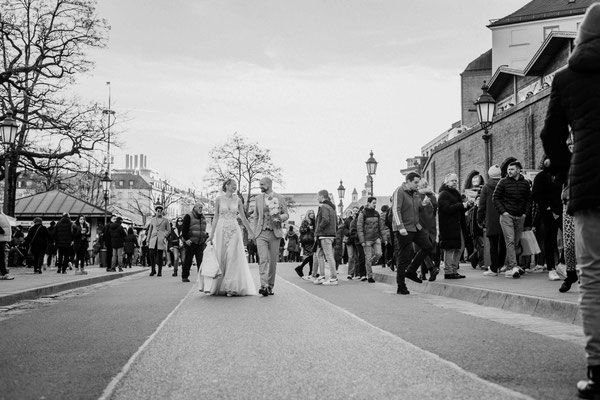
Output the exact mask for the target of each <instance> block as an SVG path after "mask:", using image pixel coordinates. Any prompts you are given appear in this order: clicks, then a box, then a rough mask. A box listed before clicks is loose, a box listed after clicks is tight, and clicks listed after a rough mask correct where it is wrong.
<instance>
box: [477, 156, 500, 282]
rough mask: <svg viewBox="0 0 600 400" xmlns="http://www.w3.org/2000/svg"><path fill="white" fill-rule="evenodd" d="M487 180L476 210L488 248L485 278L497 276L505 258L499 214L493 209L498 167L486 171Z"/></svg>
mask: <svg viewBox="0 0 600 400" xmlns="http://www.w3.org/2000/svg"><path fill="white" fill-rule="evenodd" d="M488 176H489V178H490V179H489V180H488V182H487V183H486V184H485V186H483V188H482V189H481V194H480V196H479V208H478V209H477V223H478V224H479V226H481V227H482V228H483V229H484V230H485V235H486V236H487V238H488V241H489V246H490V259H491V262H490V266H489V268H488V270H487V271H484V272H483V275H485V276H498V272H499V271H500V268H502V267H503V266H504V259H505V258H506V245H505V244H504V235H503V234H502V228H501V227H500V214H498V211H497V210H496V207H494V199H493V195H494V190H495V189H496V186H497V185H498V182H499V181H500V178H501V176H502V171H501V169H500V167H499V166H498V165H492V166H491V167H490V169H489V170H488Z"/></svg>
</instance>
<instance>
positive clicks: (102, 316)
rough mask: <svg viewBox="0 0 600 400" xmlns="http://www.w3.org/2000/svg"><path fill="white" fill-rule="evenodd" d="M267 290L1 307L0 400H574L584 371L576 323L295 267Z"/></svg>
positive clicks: (168, 287)
mask: <svg viewBox="0 0 600 400" xmlns="http://www.w3.org/2000/svg"><path fill="white" fill-rule="evenodd" d="M252 270H253V273H254V274H255V277H257V274H256V268H255V267H253V268H252ZM190 289H191V290H190ZM275 289H276V295H275V296H273V297H267V298H262V297H252V298H226V297H218V298H215V297H207V296H204V295H203V294H201V293H199V292H197V290H196V289H195V288H192V286H190V285H187V286H186V285H184V284H182V283H180V282H179V281H178V280H176V279H175V278H171V277H168V278H167V277H163V278H162V280H160V281H159V280H157V279H155V278H149V277H147V276H145V274H144V275H141V274H140V275H136V276H132V277H128V278H124V279H122V280H119V281H118V282H111V283H108V284H103V285H100V286H99V287H98V286H97V287H93V288H87V289H85V290H84V289H80V290H81V292H80V294H79V295H77V294H75V295H73V294H71V295H69V296H63V297H62V298H58V300H54V301H52V302H51V303H50V304H33V305H32V309H30V310H22V309H21V310H19V309H17V310H14V312H16V313H17V314H14V313H13V314H9V315H7V313H4V316H3V315H2V313H0V331H1V332H2V334H3V336H4V337H5V338H9V340H6V341H4V342H3V343H1V344H0V354H2V358H3V359H4V360H7V362H6V363H4V362H3V363H1V366H0V373H2V376H3V377H9V378H10V379H9V380H5V379H2V380H0V398H6V399H17V398H18V399H29V398H31V399H34V398H35V399H39V398H42V397H44V398H47V399H54V398H56V399H70V398H74V399H75V398H77V399H79V398H90V399H91V398H98V397H100V396H101V395H102V394H103V393H104V395H103V397H104V398H111V399H131V398H175V399H177V398H181V399H186V398H223V399H227V398H248V399H263V398H269V399H273V398H292V399H293V398H302V399H305V398H315V399H317V398H333V399H337V398H340V399H341V398H357V399H363V398H405V399H408V398H415V399H417V398H418V399H429V398H432V399H433V398H435V399H439V398H441V399H444V398H447V399H470V398H477V399H480V398H490V399H505V398H506V399H512V398H528V397H527V396H531V398H539V399H569V398H574V387H573V383H574V381H576V380H577V379H580V378H582V374H583V371H584V356H583V347H582V338H581V334H580V333H579V331H580V328H579V327H576V326H568V325H567V324H560V323H556V322H549V321H545V320H541V319H536V318H531V317H527V318H523V316H521V315H516V314H512V313H507V312H504V311H501V310H496V309H487V308H484V307H479V306H476V305H473V304H471V303H466V302H460V301H457V300H450V299H445V298H441V297H436V296H428V295H420V294H419V295H411V296H397V295H395V294H394V291H393V287H392V286H388V285H385V284H379V283H375V284H368V283H362V282H356V281H352V282H347V281H346V282H342V284H341V285H340V286H338V287H322V286H315V285H312V284H310V282H306V281H302V280H300V279H299V278H298V277H297V276H296V275H295V273H294V272H293V269H292V266H291V265H281V266H280V268H279V277H278V282H277V286H276V288H275ZM21 311H22V313H20V312H21ZM2 318H7V319H5V320H2Z"/></svg>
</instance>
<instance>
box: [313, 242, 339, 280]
mask: <svg viewBox="0 0 600 400" xmlns="http://www.w3.org/2000/svg"><path fill="white" fill-rule="evenodd" d="M319 241H320V242H321V245H320V246H319V250H317V257H318V258H319V265H321V266H323V267H322V268H323V270H324V266H325V265H327V266H328V267H329V278H330V279H337V271H336V270H335V258H334V255H333V238H323V239H319Z"/></svg>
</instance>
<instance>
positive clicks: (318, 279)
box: [313, 276, 325, 285]
mask: <svg viewBox="0 0 600 400" xmlns="http://www.w3.org/2000/svg"><path fill="white" fill-rule="evenodd" d="M323 282H325V278H324V277H322V276H320V277H318V278H315V280H314V282H313V283H314V284H315V285H322V284H323Z"/></svg>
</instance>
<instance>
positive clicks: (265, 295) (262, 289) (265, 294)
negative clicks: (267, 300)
mask: <svg viewBox="0 0 600 400" xmlns="http://www.w3.org/2000/svg"><path fill="white" fill-rule="evenodd" d="M258 294H261V295H263V296H264V297H267V296H268V295H269V291H268V290H267V288H266V287H264V286H263V287H261V288H260V289H258Z"/></svg>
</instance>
